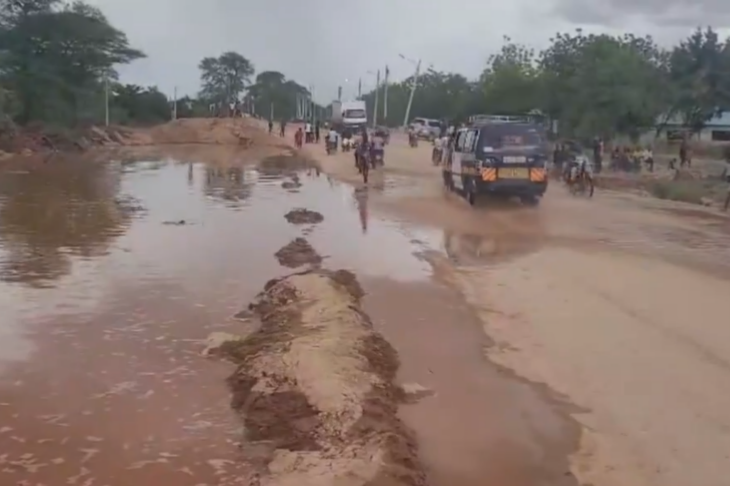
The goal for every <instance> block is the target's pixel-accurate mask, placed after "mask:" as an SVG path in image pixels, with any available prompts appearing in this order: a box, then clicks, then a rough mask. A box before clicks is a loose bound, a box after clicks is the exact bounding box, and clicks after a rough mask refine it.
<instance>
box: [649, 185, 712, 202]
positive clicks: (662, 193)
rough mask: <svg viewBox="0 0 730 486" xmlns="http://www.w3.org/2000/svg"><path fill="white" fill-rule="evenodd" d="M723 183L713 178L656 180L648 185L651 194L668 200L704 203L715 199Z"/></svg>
mask: <svg viewBox="0 0 730 486" xmlns="http://www.w3.org/2000/svg"><path fill="white" fill-rule="evenodd" d="M722 186H723V184H722V183H721V182H720V181H715V180H708V179H704V180H677V181H667V180H657V181H652V182H651V183H650V185H649V188H648V189H649V192H650V193H651V195H652V196H654V197H657V198H659V199H667V200H669V201H681V202H686V203H690V204H704V203H705V202H706V201H707V200H708V199H709V200H713V201H714V200H717V199H718V197H719V196H720V195H721V193H722Z"/></svg>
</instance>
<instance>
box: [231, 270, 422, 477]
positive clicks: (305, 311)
mask: <svg viewBox="0 0 730 486" xmlns="http://www.w3.org/2000/svg"><path fill="white" fill-rule="evenodd" d="M362 296H363V291H362V289H361V288H360V286H359V284H358V283H357V280H356V278H355V276H354V275H353V274H351V273H349V272H347V271H344V270H340V271H336V272H333V271H327V270H321V269H317V270H310V271H307V272H303V273H298V274H294V275H291V276H288V277H284V278H282V279H278V280H272V281H270V282H269V283H268V284H266V286H265V289H264V291H263V292H262V293H261V294H260V295H259V296H258V297H257V299H256V300H255V302H253V303H252V304H251V305H250V306H249V308H250V310H251V311H252V312H253V313H255V314H256V315H257V317H258V318H259V319H260V321H261V327H260V329H259V330H258V331H256V332H255V333H253V334H252V335H249V336H248V337H247V338H246V339H244V340H241V341H234V342H230V343H228V344H227V345H226V346H224V352H225V353H226V354H227V355H229V356H230V357H232V358H233V359H234V360H235V361H236V362H237V363H239V367H238V369H237V371H236V372H235V373H234V374H233V375H232V376H231V377H230V378H229V385H230V387H231V389H232V392H233V407H234V408H235V409H236V410H237V411H238V412H239V413H240V414H241V417H242V419H243V422H244V426H245V443H246V448H247V450H250V451H257V456H258V459H257V460H255V458H254V457H251V459H252V463H253V465H254V466H256V467H258V468H260V472H259V476H258V484H259V485H262V486H263V485H266V486H274V485H275V486H288V485H292V486H295V485H296V486H307V485H312V486H314V485H317V486H326V485H345V484H346V485H352V486H366V485H367V486H375V485H377V486H388V485H391V486H399V485H403V486H405V485H409V486H413V485H423V484H425V476H424V473H423V472H422V468H421V467H420V464H419V462H418V459H417V453H416V447H415V443H414V440H413V438H412V437H411V435H410V433H409V431H408V430H407V429H406V428H405V426H404V425H403V424H402V423H401V422H400V420H399V419H398V418H397V416H396V413H397V407H398V401H399V397H400V395H401V393H400V389H399V388H398V387H397V386H396V385H395V384H394V382H393V380H394V378H395V373H396V370H397V369H398V364H399V363H398V358H397V355H396V352H395V350H394V349H393V348H392V347H391V346H390V345H389V344H388V343H387V342H386V341H385V340H384V339H383V337H382V336H380V335H379V334H378V333H376V332H375V331H374V330H373V327H372V324H371V322H370V320H369V318H368V316H367V315H366V314H364V313H363V311H362V310H361V307H360V299H361V298H362Z"/></svg>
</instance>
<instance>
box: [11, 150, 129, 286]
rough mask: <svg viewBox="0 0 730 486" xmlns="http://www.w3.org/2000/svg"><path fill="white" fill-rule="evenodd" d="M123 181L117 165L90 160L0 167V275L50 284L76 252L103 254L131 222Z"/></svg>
mask: <svg viewBox="0 0 730 486" xmlns="http://www.w3.org/2000/svg"><path fill="white" fill-rule="evenodd" d="M119 183H120V171H119V170H117V169H116V168H115V167H114V166H112V165H102V164H99V165H90V164H89V163H88V162H86V163H84V162H74V161H56V162H54V163H53V164H46V165H44V166H43V167H38V168H34V169H31V170H28V171H24V172H20V171H14V172H10V171H8V172H0V247H1V248H2V253H0V280H3V281H7V282H23V283H25V284H29V285H34V286H42V285H47V284H48V283H49V281H52V280H55V279H57V278H59V277H61V276H63V275H66V274H68V272H69V271H70V268H71V260H70V258H71V257H72V256H81V257H93V256H98V255H102V254H105V253H106V252H107V251H108V249H109V245H110V244H111V243H112V242H113V241H114V239H115V238H117V237H118V236H119V235H121V234H122V233H123V232H124V228H125V226H126V225H127V223H128V222H129V216H130V215H129V211H127V209H128V208H126V207H125V205H124V204H123V203H122V202H121V201H120V200H118V199H117V198H116V196H117V193H118V191H119Z"/></svg>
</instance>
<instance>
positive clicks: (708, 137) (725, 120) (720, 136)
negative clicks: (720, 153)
mask: <svg viewBox="0 0 730 486" xmlns="http://www.w3.org/2000/svg"><path fill="white" fill-rule="evenodd" d="M662 121H663V120H661V119H659V120H657V128H658V124H659V123H661V122H662ZM687 131H688V128H687V127H685V126H684V125H683V124H682V119H681V117H679V116H675V117H672V118H670V119H669V121H668V122H667V123H665V124H664V127H663V129H662V132H661V133H660V135H659V137H660V138H661V139H664V140H668V141H673V140H678V139H680V138H682V134H683V133H686V132H687ZM648 135H650V134H646V135H645V136H648ZM651 136H652V137H653V134H651ZM642 138H643V137H642ZM692 138H693V139H694V140H698V141H701V142H730V112H727V111H724V112H722V113H720V114H719V115H716V116H714V117H713V118H712V119H710V120H708V121H707V122H706V123H705V126H704V128H702V130H700V132H699V133H696V134H694V135H693V136H692Z"/></svg>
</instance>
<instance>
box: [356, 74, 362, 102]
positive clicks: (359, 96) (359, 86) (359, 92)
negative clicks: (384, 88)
mask: <svg viewBox="0 0 730 486" xmlns="http://www.w3.org/2000/svg"><path fill="white" fill-rule="evenodd" d="M357 99H358V100H360V99H362V78H360V79H358V80H357Z"/></svg>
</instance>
